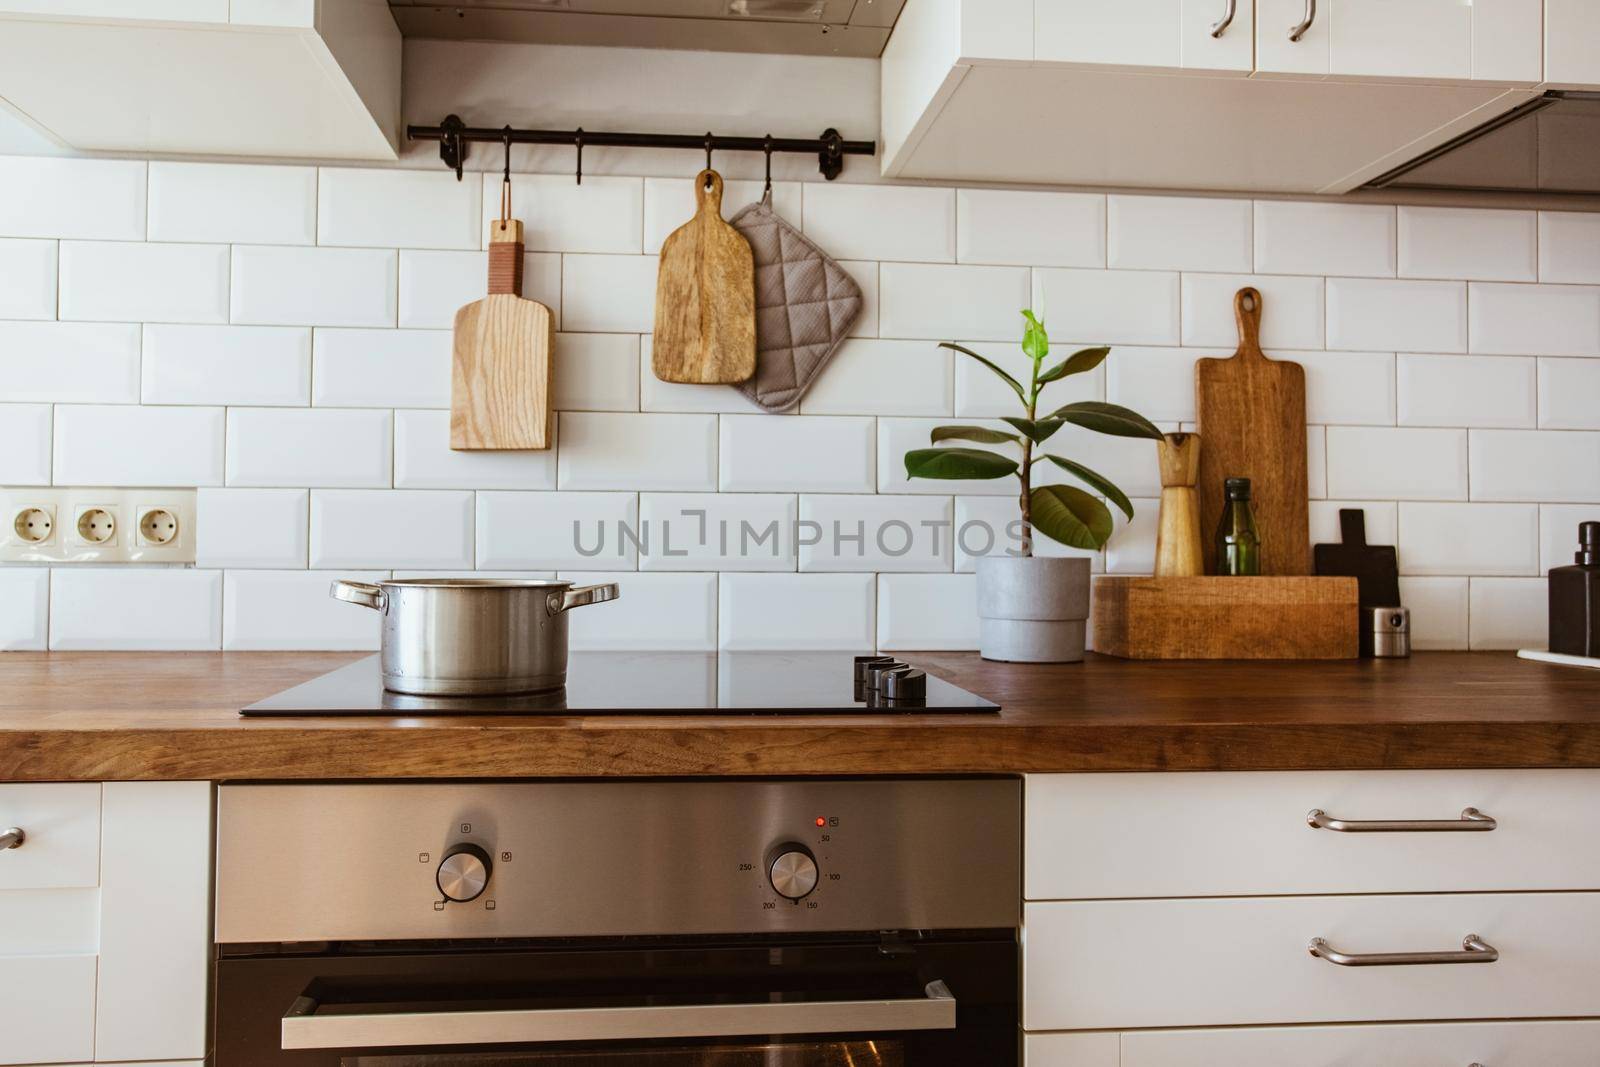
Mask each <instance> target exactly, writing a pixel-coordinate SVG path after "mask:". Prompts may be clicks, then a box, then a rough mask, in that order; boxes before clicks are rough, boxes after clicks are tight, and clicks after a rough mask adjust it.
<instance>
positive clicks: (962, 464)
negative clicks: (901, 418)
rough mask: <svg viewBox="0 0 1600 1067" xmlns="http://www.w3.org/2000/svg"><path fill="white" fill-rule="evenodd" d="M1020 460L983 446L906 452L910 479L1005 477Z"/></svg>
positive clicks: (1015, 469)
mask: <svg viewBox="0 0 1600 1067" xmlns="http://www.w3.org/2000/svg"><path fill="white" fill-rule="evenodd" d="M1015 473H1017V461H1016V460H1014V459H1011V458H1009V457H1006V456H998V455H996V454H995V453H993V452H985V451H983V449H981V448H916V449H912V450H911V451H910V452H907V453H906V477H908V478H1004V477H1005V476H1006V475H1008V474H1015Z"/></svg>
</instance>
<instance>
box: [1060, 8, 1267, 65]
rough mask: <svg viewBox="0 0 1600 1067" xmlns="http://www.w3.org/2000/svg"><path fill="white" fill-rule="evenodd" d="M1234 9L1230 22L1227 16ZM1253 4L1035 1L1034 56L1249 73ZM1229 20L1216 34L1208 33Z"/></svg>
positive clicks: (1067, 61) (1073, 60)
mask: <svg viewBox="0 0 1600 1067" xmlns="http://www.w3.org/2000/svg"><path fill="white" fill-rule="evenodd" d="M1230 9H1231V11H1232V16H1231V18H1230V17H1229V11H1230ZM1254 18H1255V5H1254V2H1253V0H1234V2H1233V3H1232V4H1231V5H1230V4H1229V0H1117V2H1116V3H1106V2H1105V0H1035V3H1034V11H1033V58H1034V59H1035V60H1038V61H1041V62H1053V63H1073V64H1080V65H1093V66H1099V67H1106V68H1126V69H1154V70H1160V69H1173V70H1178V69H1188V70H1196V71H1201V70H1209V71H1221V72H1228V71H1232V72H1236V73H1238V74H1248V73H1249V72H1250V69H1251V66H1252V60H1253V58H1254V56H1253V55H1252V50H1251V41H1250V37H1251V30H1252V27H1253V24H1254ZM1224 20H1226V22H1227V25H1226V26H1224V27H1223V28H1222V31H1221V33H1220V34H1217V35H1215V36H1213V33H1212V31H1213V29H1214V28H1215V27H1217V26H1218V25H1220V24H1221V23H1223V21H1224Z"/></svg>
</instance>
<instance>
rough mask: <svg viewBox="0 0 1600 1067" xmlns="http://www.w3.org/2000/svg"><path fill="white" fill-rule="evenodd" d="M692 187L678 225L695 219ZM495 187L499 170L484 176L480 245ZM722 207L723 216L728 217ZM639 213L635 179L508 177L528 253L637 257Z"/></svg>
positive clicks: (495, 210) (494, 206) (493, 210)
mask: <svg viewBox="0 0 1600 1067" xmlns="http://www.w3.org/2000/svg"><path fill="white" fill-rule="evenodd" d="M691 184H692V183H691V182H690V181H685V182H684V183H683V193H684V200H683V201H682V203H681V204H680V210H681V212H682V215H683V217H682V218H681V219H679V222H680V223H681V222H686V221H688V220H689V219H690V218H691V217H692V216H693V215H694V199H693V190H692V189H691V188H690V186H691ZM500 186H501V175H500V173H499V172H498V171H496V172H491V173H486V174H484V176H483V221H482V222H481V224H480V226H479V232H480V233H482V234H484V235H485V236H484V238H483V243H484V244H485V245H487V244H488V237H487V234H488V232H489V227H490V226H492V225H496V224H497V223H498V221H499V218H500ZM724 207H725V210H724V211H723V215H724V216H727V215H731V214H733V212H732V211H731V210H726V205H724ZM643 215H644V183H643V181H642V180H641V179H639V178H617V177H609V176H607V175H603V174H586V175H584V177H583V184H582V185H579V184H578V183H577V182H574V181H573V180H572V178H571V176H570V175H565V174H513V175H512V176H511V217H512V218H514V219H521V220H522V243H523V247H524V248H527V249H528V250H529V251H533V252H615V253H628V252H632V253H635V254H637V253H638V252H640V251H641V250H642V247H643V246H642V245H641V244H640V240H641V234H642V233H643ZM656 248H657V249H659V248H660V245H659V244H658V245H657V246H656Z"/></svg>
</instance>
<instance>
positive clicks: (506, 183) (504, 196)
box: [500, 126, 511, 233]
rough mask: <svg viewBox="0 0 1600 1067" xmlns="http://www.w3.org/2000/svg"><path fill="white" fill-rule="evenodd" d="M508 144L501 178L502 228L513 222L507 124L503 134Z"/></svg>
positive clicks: (509, 129)
mask: <svg viewBox="0 0 1600 1067" xmlns="http://www.w3.org/2000/svg"><path fill="white" fill-rule="evenodd" d="M502 140H503V141H504V142H505V146H506V169H505V173H504V174H503V176H502V177H501V179H500V230H501V232H502V233H503V232H505V228H506V227H507V226H508V225H510V224H511V127H510V126H507V127H506V128H505V131H504V133H503V134H502Z"/></svg>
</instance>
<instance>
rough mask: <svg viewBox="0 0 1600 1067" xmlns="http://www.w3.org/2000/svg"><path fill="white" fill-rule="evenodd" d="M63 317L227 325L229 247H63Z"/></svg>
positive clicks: (73, 243) (80, 244)
mask: <svg viewBox="0 0 1600 1067" xmlns="http://www.w3.org/2000/svg"><path fill="white" fill-rule="evenodd" d="M60 317H61V318H62V319H64V320H78V321H83V322H141V321H144V322H227V321H228V246H227V245H189V244H136V243H133V242H131V241H62V242H61V304H60Z"/></svg>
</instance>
